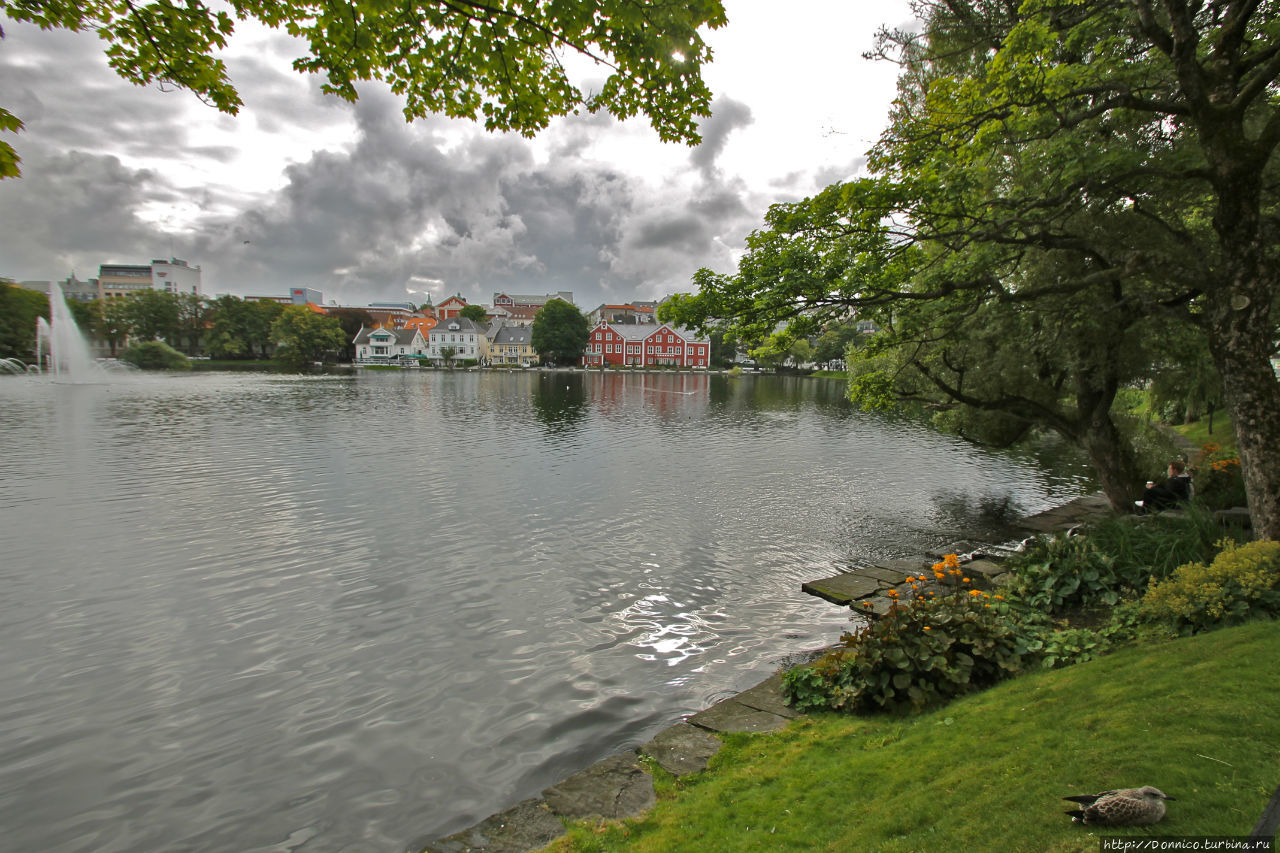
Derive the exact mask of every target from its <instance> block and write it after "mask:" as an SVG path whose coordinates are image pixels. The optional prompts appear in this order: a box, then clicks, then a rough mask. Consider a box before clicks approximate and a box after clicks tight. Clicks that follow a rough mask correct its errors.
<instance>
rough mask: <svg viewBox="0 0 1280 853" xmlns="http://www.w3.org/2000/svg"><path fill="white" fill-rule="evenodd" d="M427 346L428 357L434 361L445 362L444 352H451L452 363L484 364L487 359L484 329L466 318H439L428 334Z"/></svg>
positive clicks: (487, 348) (486, 340)
mask: <svg viewBox="0 0 1280 853" xmlns="http://www.w3.org/2000/svg"><path fill="white" fill-rule="evenodd" d="M450 298H452V297H450ZM446 301H447V300H446ZM443 304H444V303H441V305H442V306H443ZM427 345H428V355H429V356H430V358H431V359H432V360H435V361H443V360H445V356H444V354H443V353H444V352H445V351H446V350H449V351H451V352H452V356H451V359H450V360H452V361H473V360H474V361H477V362H484V361H487V360H488V358H489V339H488V338H487V337H486V336H485V333H484V329H482V328H481V327H480V326H478V325H476V323H474V322H473V321H471V320H468V319H467V318H466V317H449V318H441V319H440V322H439V323H437V324H436V325H435V327H434V328H433V329H431V331H430V332H429V333H428V340H427Z"/></svg>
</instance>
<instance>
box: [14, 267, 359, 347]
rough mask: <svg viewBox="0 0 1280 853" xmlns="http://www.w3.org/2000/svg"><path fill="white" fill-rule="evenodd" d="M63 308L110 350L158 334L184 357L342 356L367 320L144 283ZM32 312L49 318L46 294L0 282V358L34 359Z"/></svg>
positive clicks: (352, 313)
mask: <svg viewBox="0 0 1280 853" xmlns="http://www.w3.org/2000/svg"><path fill="white" fill-rule="evenodd" d="M67 307H68V309H69V310H70V312H71V315H72V317H73V318H74V319H75V321H76V324H77V325H78V326H79V327H80V328H81V330H82V331H84V332H86V333H87V334H89V335H90V336H92V337H95V338H97V339H99V340H101V341H103V342H104V343H105V344H107V346H108V347H109V349H110V353H111V356H112V357H116V356H118V355H119V354H120V352H121V350H122V348H123V346H124V344H125V342H126V341H130V342H148V341H163V342H164V343H166V344H168V345H169V346H171V347H173V348H174V349H175V350H177V351H179V352H181V353H183V354H185V355H187V356H196V355H207V356H209V357H211V358H216V359H223V360H231V361H240V360H245V361H247V360H254V359H267V358H276V359H278V360H280V361H283V362H285V363H287V364H291V365H302V364H307V363H311V362H315V361H323V360H325V359H333V358H345V359H346V360H348V361H349V360H351V357H352V356H353V354H354V350H353V348H352V346H351V343H350V342H351V341H352V340H353V339H354V338H355V336H356V333H357V332H358V331H359V329H360V326H361V325H368V326H372V325H373V322H374V320H373V317H372V316H370V315H369V313H368V312H367V311H363V310H360V309H351V308H343V309H335V310H334V311H332V312H329V313H327V314H318V313H316V312H315V311H313V310H312V309H310V308H308V307H307V306H305V305H283V304H281V303H279V302H274V301H269V300H246V299H241V298H240V297H238V296H219V297H217V298H216V299H210V298H208V297H205V296H201V295H199V294H194V293H169V292H167V291H163V290H151V289H147V290H140V291H138V292H137V293H136V294H132V295H130V296H121V297H112V298H109V299H95V300H93V301H91V302H81V301H78V300H69V301H68V302H67ZM37 317H44V318H46V319H48V317H49V300H48V297H47V296H46V295H45V294H43V293H41V292H39V291H35V290H28V289H25V288H21V287H17V286H16V285H12V284H3V285H0V358H17V359H20V360H22V361H26V362H27V363H35V362H36V360H37V359H36V318H37Z"/></svg>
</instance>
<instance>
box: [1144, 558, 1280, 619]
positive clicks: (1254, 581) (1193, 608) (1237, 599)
mask: <svg viewBox="0 0 1280 853" xmlns="http://www.w3.org/2000/svg"><path fill="white" fill-rule="evenodd" d="M1221 545H1222V551H1221V552H1220V553H1219V554H1218V556H1216V557H1214V559H1213V562H1211V563H1209V564H1208V565H1205V564H1204V563H1188V564H1186V565H1185V566H1179V567H1178V568H1177V569H1175V570H1174V572H1173V574H1172V575H1171V576H1170V577H1169V578H1168V579H1167V580H1163V581H1161V580H1154V581H1152V583H1151V586H1150V588H1149V589H1148V590H1147V594H1146V596H1145V597H1143V599H1142V609H1143V611H1144V613H1145V614H1146V615H1147V616H1148V617H1149V618H1151V619H1154V620H1157V621H1160V622H1163V623H1165V624H1167V625H1169V626H1170V627H1172V628H1173V629H1174V630H1176V631H1178V632H1179V633H1183V634H1194V633H1198V632H1201V631H1208V630H1212V629H1214V628H1218V627H1222V626H1225V625H1232V624H1237V623H1240V622H1244V621H1247V620H1248V619H1251V618H1255V617H1258V616H1268V617H1275V616H1277V615H1280V543H1277V542H1272V541H1270V540H1263V541H1260V542H1250V543H1248V544H1246V545H1237V544H1236V543H1235V542H1233V541H1231V540H1229V539H1224V540H1223V541H1222V543H1221Z"/></svg>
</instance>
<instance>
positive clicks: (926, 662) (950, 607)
mask: <svg viewBox="0 0 1280 853" xmlns="http://www.w3.org/2000/svg"><path fill="white" fill-rule="evenodd" d="M1025 655H1026V649H1025V646H1024V643H1023V637H1022V634H1021V631H1020V629H1019V627H1018V625H1017V623H1016V622H1014V621H1013V620H1011V619H1009V618H1008V617H1007V616H1006V615H1005V614H1003V613H1002V612H1001V611H1000V610H999V609H995V608H992V606H991V601H990V600H989V597H988V596H987V595H986V594H985V593H981V592H979V591H978V590H965V589H959V590H957V591H956V592H954V593H949V594H947V595H945V596H941V597H936V598H934V597H928V596H925V597H920V598H915V599H912V600H911V601H910V602H908V603H902V604H899V603H897V602H895V603H894V604H893V605H892V606H891V607H890V608H889V613H888V614H887V615H886V616H885V617H884V618H882V619H879V620H877V621H875V622H873V623H872V624H871V625H869V626H868V627H867V628H866V629H865V630H863V631H860V632H858V633H855V634H846V635H845V636H844V637H843V638H842V647H841V648H839V649H836V650H835V651H832V652H830V653H828V654H827V655H825V656H823V657H821V658H819V659H818V660H816V661H814V662H813V663H810V664H805V665H802V666H799V667H795V668H794V669H791V670H790V671H788V672H787V673H785V674H784V675H783V680H782V682H783V694H784V695H785V696H786V698H787V701H788V702H790V703H791V704H792V705H793V706H794V707H796V708H797V709H799V710H802V711H809V710H817V709H830V710H833V711H844V712H849V713H857V712H868V711H879V710H887V711H897V712H901V711H906V710H911V709H917V708H923V707H926V706H930V705H938V704H942V703H944V702H946V701H948V700H950V699H952V698H953V697H956V696H959V695H961V694H963V693H968V692H970V691H973V690H977V689H981V688H983V687H988V686H990V685H992V684H995V683H996V682H997V681H1001V680H1003V679H1005V678H1007V677H1009V676H1010V675H1013V674H1014V673H1016V672H1018V671H1019V670H1021V669H1022V668H1023V666H1024V660H1023V659H1024V656H1025Z"/></svg>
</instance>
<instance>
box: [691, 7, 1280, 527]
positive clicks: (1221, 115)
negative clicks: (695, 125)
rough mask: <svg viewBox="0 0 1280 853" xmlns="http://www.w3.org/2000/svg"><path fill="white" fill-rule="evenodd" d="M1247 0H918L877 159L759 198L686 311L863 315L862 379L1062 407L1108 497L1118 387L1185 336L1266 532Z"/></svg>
mask: <svg viewBox="0 0 1280 853" xmlns="http://www.w3.org/2000/svg"><path fill="white" fill-rule="evenodd" d="M1275 11H1276V10H1275V4H1273V3H1257V2H1249V0H1222V2H1213V3H1208V4H1205V3H1191V4H1188V3H1185V2H1181V0H1086V2H1080V0H1029V2H1022V3H1008V2H1001V0H920V2H918V3H917V12H918V14H919V15H920V17H921V18H922V20H924V22H925V27H924V29H923V30H922V31H921V32H919V33H905V32H886V33H884V34H883V35H882V40H881V45H880V51H879V52H880V54H881V55H882V56H885V57H888V58H891V59H892V60H894V61H896V62H898V63H899V64H900V67H901V74H900V77H899V98H898V100H897V102H896V105H895V109H894V113H893V116H892V122H891V125H890V127H889V129H888V130H887V131H886V133H885V134H884V136H883V137H882V138H881V140H880V142H879V143H878V144H877V146H876V147H875V148H874V149H873V151H872V152H871V158H870V168H871V172H872V174H871V176H870V177H867V178H864V179H860V180H857V181H853V182H850V183H848V184H845V185H838V186H836V187H832V188H830V189H828V190H827V191H825V192H823V193H821V194H820V195H818V196H816V197H814V198H812V199H807V200H805V201H803V202H800V203H797V204H792V205H778V206H776V207H775V208H773V209H772V210H771V211H770V214H769V216H768V218H767V220H766V228H765V229H762V230H761V231H758V232H756V233H755V234H753V235H752V237H751V238H750V240H749V243H748V252H747V254H746V255H745V256H744V257H743V259H742V261H741V263H740V264H739V268H738V271H737V272H736V273H735V274H733V275H721V274H716V273H714V272H711V271H709V270H702V271H700V272H699V273H698V274H697V276H695V283H696V284H697V285H698V287H699V293H698V294H696V295H694V296H685V297H683V298H681V299H679V300H676V301H675V302H674V308H675V310H676V311H677V313H678V315H679V316H681V318H682V319H685V320H688V321H697V320H699V319H703V320H705V319H706V318H709V317H732V318H734V320H735V323H736V324H737V325H738V327H739V328H740V329H742V330H743V332H744V337H751V336H752V335H753V334H754V335H759V334H760V333H762V332H763V331H765V330H766V329H768V328H770V327H772V325H773V324H775V323H776V322H777V321H778V320H779V319H785V318H793V319H794V320H796V321H798V322H796V323H794V324H793V325H795V326H796V328H797V329H798V330H799V332H803V331H805V330H806V329H807V328H812V326H813V324H814V323H815V322H816V321H817V320H819V319H821V318H822V317H823V316H825V315H837V314H847V313H848V312H849V311H850V310H851V309H856V310H857V311H858V312H859V316H862V317H866V318H869V319H874V320H875V321H876V323H877V325H878V327H879V329H880V332H879V334H878V335H877V336H876V338H875V339H874V340H873V341H872V343H871V345H870V346H869V347H867V348H866V349H865V350H863V351H862V352H861V354H860V358H861V361H862V366H861V368H859V369H858V373H857V376H856V377H855V379H854V381H853V389H854V392H855V394H857V395H859V396H861V397H862V398H863V399H875V398H876V397H877V396H878V397H880V398H881V399H883V398H885V397H886V396H892V395H895V394H896V395H906V396H913V395H916V396H918V395H922V394H926V393H927V394H928V395H930V396H931V397H933V398H935V399H936V398H939V397H941V398H944V399H947V400H950V401H953V402H958V403H961V404H963V405H964V406H965V408H966V411H967V412H968V413H969V415H970V416H972V415H974V414H977V413H986V414H989V415H990V417H988V418H985V420H986V422H987V423H986V428H987V429H989V430H991V431H992V432H993V433H1003V434H1012V433H1016V432H1017V428H1018V425H1019V424H1026V423H1035V424H1038V425H1044V426H1049V427H1050V428H1053V429H1058V430H1059V431H1061V432H1063V433H1064V434H1066V435H1069V436H1070V437H1072V438H1073V439H1074V440H1076V441H1077V442H1078V443H1080V444H1081V445H1082V446H1083V447H1085V448H1086V449H1087V450H1089V451H1090V455H1091V457H1092V458H1093V459H1094V461H1095V464H1096V465H1098V466H1099V468H1100V473H1102V474H1103V480H1104V487H1106V488H1107V491H1108V494H1109V495H1110V496H1111V497H1112V500H1113V502H1115V503H1116V504H1117V505H1118V506H1119V505H1123V504H1124V503H1125V502H1126V500H1127V497H1128V495H1127V494H1126V493H1127V492H1128V491H1131V490H1132V489H1134V488H1136V486H1134V485H1126V483H1127V479H1128V478H1130V477H1131V474H1130V472H1128V471H1127V470H1126V465H1127V462H1126V459H1125V458H1124V456H1125V448H1124V446H1123V443H1122V442H1120V441H1119V438H1118V436H1116V435H1115V425H1114V423H1112V416H1111V408H1110V403H1111V400H1112V399H1114V396H1115V391H1116V390H1117V389H1118V388H1119V387H1122V386H1123V385H1125V384H1128V383H1133V382H1138V381H1142V380H1143V379H1144V378H1145V376H1146V375H1147V374H1149V373H1150V371H1151V370H1152V369H1153V368H1154V367H1155V366H1156V365H1157V364H1159V363H1161V361H1162V360H1166V359H1167V357H1168V352H1169V350H1168V349H1167V348H1164V347H1165V344H1166V342H1169V341H1177V340H1179V339H1180V338H1181V337H1182V336H1186V335H1203V336H1204V340H1205V341H1206V342H1207V344H1208V348H1209V351H1210V353H1211V355H1212V359H1213V366H1214V368H1215V369H1216V371H1217V374H1218V376H1219V377H1220V378H1221V381H1222V386H1223V394H1224V397H1225V401H1226V403H1227V406H1228V408H1229V409H1230V411H1231V414H1232V420H1233V423H1234V424H1235V428H1236V432H1237V439H1238V443H1239V446H1240V448H1241V455H1242V459H1241V462H1242V468H1243V470H1244V471H1245V479H1246V484H1247V487H1248V492H1249V502H1250V509H1251V512H1252V514H1253V517H1254V522H1255V526H1256V527H1257V528H1258V529H1259V530H1260V531H1262V532H1263V533H1264V535H1269V536H1273V537H1275V536H1280V434H1278V432H1280V383H1277V380H1276V377H1275V373H1274V371H1273V369H1272V367H1271V364H1270V362H1269V357H1270V356H1271V355H1272V354H1273V353H1274V349H1275V343H1276V340H1277V338H1278V337H1280V335H1278V334H1277V323H1276V319H1275V318H1276V314H1275V313H1274V311H1275V302H1276V300H1277V265H1276V262H1277V260H1280V258H1278V257H1277V254H1276V251H1277V250H1276V246H1277V241H1276V240H1275V239H1274V232H1275V227H1276V224H1277V220H1276V211H1277V205H1276V201H1277V198H1276V190H1275V189H1274V188H1275V187H1277V186H1280V184H1277V183H1276V182H1275V180H1274V172H1275V168H1276V167H1275V157H1274V155H1275V150H1276V146H1277V144H1280V101H1277V100H1276V99H1275V97H1274V95H1273V90H1274V89H1275V86H1276V83H1277V82H1278V78H1280V20H1277V18H1276V15H1275Z"/></svg>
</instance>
